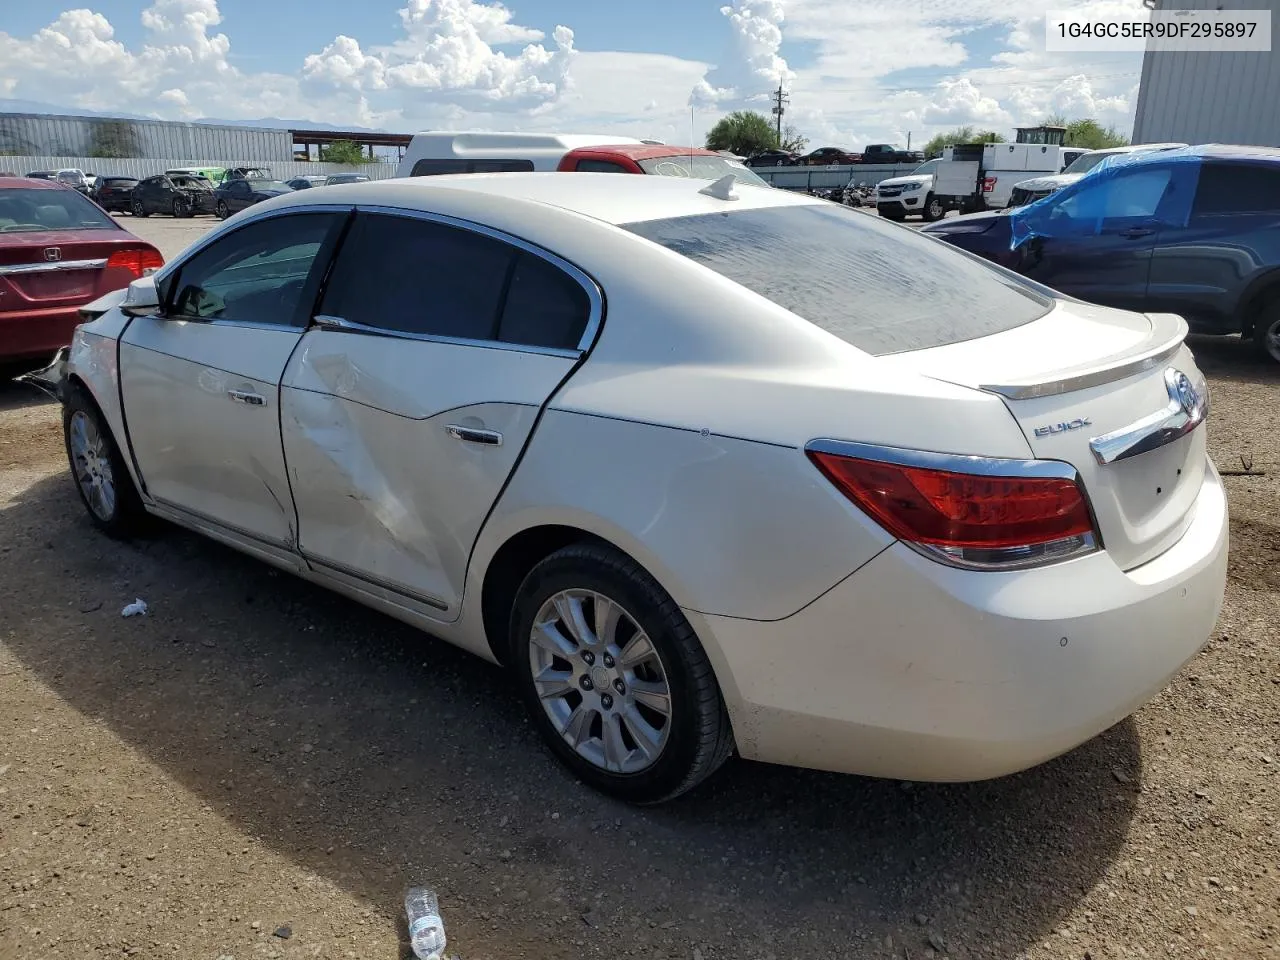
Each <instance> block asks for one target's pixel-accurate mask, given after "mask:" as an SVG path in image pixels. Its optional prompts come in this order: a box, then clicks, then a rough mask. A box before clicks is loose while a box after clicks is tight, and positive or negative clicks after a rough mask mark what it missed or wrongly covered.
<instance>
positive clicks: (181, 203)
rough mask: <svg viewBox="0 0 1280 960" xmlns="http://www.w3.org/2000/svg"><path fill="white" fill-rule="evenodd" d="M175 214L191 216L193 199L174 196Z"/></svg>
mask: <svg viewBox="0 0 1280 960" xmlns="http://www.w3.org/2000/svg"><path fill="white" fill-rule="evenodd" d="M173 215H174V216H175V217H189V216H191V201H189V200H186V199H184V198H182V197H174V198H173Z"/></svg>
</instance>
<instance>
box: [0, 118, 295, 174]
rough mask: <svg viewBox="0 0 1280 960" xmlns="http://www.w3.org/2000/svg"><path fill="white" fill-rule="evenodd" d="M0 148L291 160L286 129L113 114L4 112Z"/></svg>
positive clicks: (189, 159) (196, 159)
mask: <svg viewBox="0 0 1280 960" xmlns="http://www.w3.org/2000/svg"><path fill="white" fill-rule="evenodd" d="M0 153H5V154H10V155H20V156H21V155H28V156H30V155H43V156H65V157H95V156H97V157H102V156H107V157H170V158H174V159H175V160H177V162H181V163H207V162H210V161H211V160H213V159H215V158H216V159H219V160H225V159H235V160H237V161H240V162H247V161H272V160H275V161H290V160H292V159H293V138H292V136H291V135H290V133H289V131H288V130H271V129H267V128H265V127H247V126H245V127H242V126H232V125H226V126H219V125H217V124H211V123H175V122H171V121H167V120H131V119H125V118H120V119H116V118H111V117H72V116H53V115H44V114H35V113H3V114H0Z"/></svg>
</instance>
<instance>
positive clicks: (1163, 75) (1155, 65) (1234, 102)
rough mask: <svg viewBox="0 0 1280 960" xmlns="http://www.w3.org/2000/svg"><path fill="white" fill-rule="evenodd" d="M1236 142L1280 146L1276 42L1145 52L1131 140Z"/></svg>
mask: <svg viewBox="0 0 1280 960" xmlns="http://www.w3.org/2000/svg"><path fill="white" fill-rule="evenodd" d="M1159 5H1160V9H1162V10H1178V9H1181V10H1218V9H1226V10H1266V9H1269V10H1271V20H1272V28H1273V29H1274V28H1275V27H1277V26H1280V0H1160V3H1159ZM1166 141H1175V142H1176V141H1181V142H1183V143H1192V144H1195V143H1239V144H1251V145H1256V146H1266V147H1280V45H1277V44H1276V43H1275V42H1274V38H1273V49H1272V51H1271V52H1270V53H1215V52H1208V51H1190V52H1185V53H1182V52H1170V51H1166V52H1148V53H1146V54H1145V55H1144V56H1143V60H1142V85H1141V88H1140V89H1139V92H1138V103H1137V109H1136V112H1135V116H1134V123H1133V142H1134V143H1162V142H1166Z"/></svg>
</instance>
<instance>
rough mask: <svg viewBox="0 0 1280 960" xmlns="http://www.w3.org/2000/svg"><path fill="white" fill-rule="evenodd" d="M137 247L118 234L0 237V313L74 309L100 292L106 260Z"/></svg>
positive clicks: (47, 233)
mask: <svg viewBox="0 0 1280 960" xmlns="http://www.w3.org/2000/svg"><path fill="white" fill-rule="evenodd" d="M129 246H143V244H142V243H141V241H137V240H134V239H133V238H131V237H129V236H128V234H125V233H123V231H118V230H105V229H104V230H93V231H88V230H82V231H62V230H49V231H19V232H14V233H0V313H12V312H15V311H19V310H23V311H27V310H43V309H50V310H52V309H59V308H64V307H75V306H79V305H80V304H82V303H86V302H88V301H89V300H92V299H94V298H95V297H97V296H99V295H100V293H101V285H102V280H103V274H104V272H105V267H106V264H107V259H108V258H109V257H110V256H111V254H112V253H114V252H116V251H117V250H120V249H125V248H127V247H129Z"/></svg>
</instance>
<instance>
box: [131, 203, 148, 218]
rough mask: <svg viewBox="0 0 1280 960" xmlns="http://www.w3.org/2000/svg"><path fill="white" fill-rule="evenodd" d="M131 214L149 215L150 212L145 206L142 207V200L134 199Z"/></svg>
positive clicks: (137, 215)
mask: <svg viewBox="0 0 1280 960" xmlns="http://www.w3.org/2000/svg"><path fill="white" fill-rule="evenodd" d="M133 215H134V216H135V217H149V216H151V214H149V213H147V208H146V207H144V206H143V205H142V201H141V200H135V201H133Z"/></svg>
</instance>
